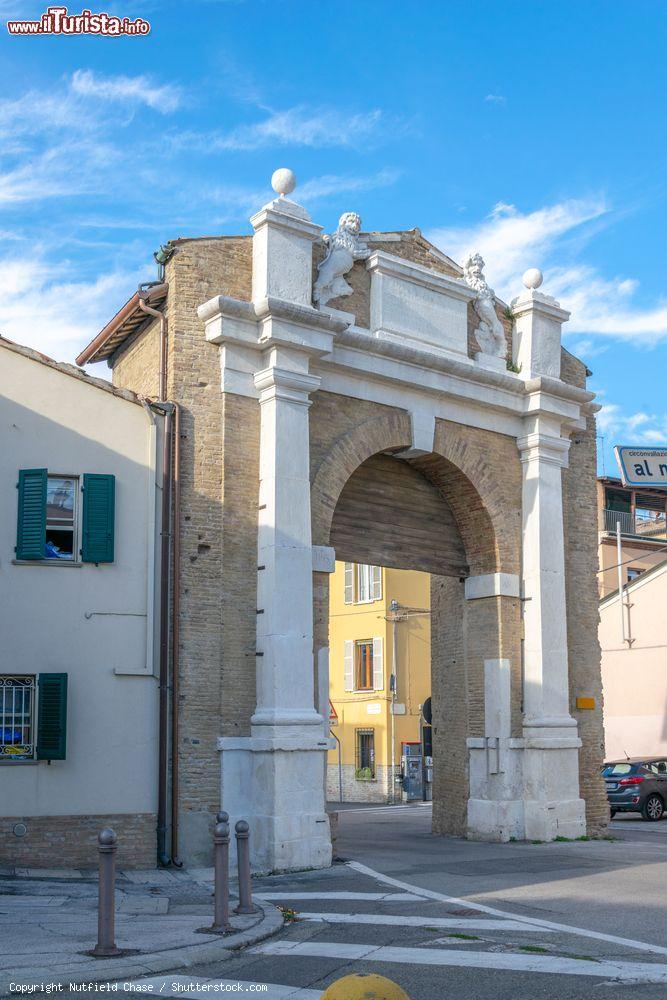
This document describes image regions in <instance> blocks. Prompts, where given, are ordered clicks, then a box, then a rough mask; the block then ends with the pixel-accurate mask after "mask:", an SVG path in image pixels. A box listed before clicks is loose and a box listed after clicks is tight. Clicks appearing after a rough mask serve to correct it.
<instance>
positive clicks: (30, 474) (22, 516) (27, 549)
mask: <svg viewBox="0 0 667 1000" xmlns="http://www.w3.org/2000/svg"><path fill="white" fill-rule="evenodd" d="M46 476H47V471H46V469H21V470H20V471H19V481H18V491H19V513H18V523H17V531H16V549H15V551H16V558H17V559H43V558H44V547H45V545H46Z"/></svg>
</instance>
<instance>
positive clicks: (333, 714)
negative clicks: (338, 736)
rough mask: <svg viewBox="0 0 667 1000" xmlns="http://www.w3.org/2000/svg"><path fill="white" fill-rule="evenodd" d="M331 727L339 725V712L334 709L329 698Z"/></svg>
mask: <svg viewBox="0 0 667 1000" xmlns="http://www.w3.org/2000/svg"><path fill="white" fill-rule="evenodd" d="M329 725H330V726H337V725H338V712H337V711H336V709H335V708H334V707H333V702H332V700H331V698H329Z"/></svg>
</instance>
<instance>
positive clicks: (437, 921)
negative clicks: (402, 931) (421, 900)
mask: <svg viewBox="0 0 667 1000" xmlns="http://www.w3.org/2000/svg"><path fill="white" fill-rule="evenodd" d="M298 917H299V920H316V921H323V922H325V923H329V924H387V925H396V926H398V927H437V928H438V929H440V928H454V927H456V928H459V929H460V928H464V929H465V930H471V931H526V932H527V933H529V934H534V933H537V934H553V931H551V930H549V929H548V928H546V927H533V926H532V925H531V924H524V923H522V922H521V921H520V920H478V919H477V918H475V917H415V916H397V915H394V914H389V913H331V912H326V913H303V912H301V911H299V912H298Z"/></svg>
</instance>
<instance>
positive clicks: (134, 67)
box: [0, 0, 667, 473]
mask: <svg viewBox="0 0 667 1000" xmlns="http://www.w3.org/2000/svg"><path fill="white" fill-rule="evenodd" d="M82 6H83V4H81V6H79V5H78V4H77V5H74V6H71V7H70V12H71V13H78V12H79V11H80V9H81V7H82ZM88 6H89V7H91V8H92V9H93V10H99V9H103V10H107V11H112V12H115V13H119V14H123V15H128V16H129V17H132V18H134V17H137V16H142V17H144V18H146V19H148V20H149V21H150V22H151V27H152V30H151V33H150V35H148V36H147V37H141V38H127V39H109V38H95V37H42V38H16V37H10V36H8V35H7V34H6V33H5V29H4V21H5V20H6V19H7V18H8V17H11V18H15V17H21V18H22V17H25V18H30V17H35V18H36V17H39V15H40V14H41V13H42V11H43V10H44V9H45V7H46V4H35V3H31V2H20V0H19V2H14V0H0V17H1V18H2V29H1V32H0V47H1V48H0V57H1V59H2V67H3V73H2V76H3V84H2V88H1V90H0V238H1V239H0V258H1V259H0V332H2V333H4V334H5V335H6V336H8V337H10V338H12V339H14V340H18V341H19V342H22V343H27V344H30V345H31V346H34V347H37V348H40V349H41V350H43V351H45V352H46V353H48V354H51V355H52V356H55V357H57V358H59V359H63V360H72V359H73V358H74V356H75V355H76V354H77V353H78V351H79V350H80V349H81V347H82V346H83V345H84V344H85V343H86V342H87V341H88V340H89V339H90V338H91V337H92V336H93V335H94V334H95V333H96V332H98V330H99V329H100V328H101V326H102V325H103V324H104V323H105V322H106V321H107V320H108V319H109V318H110V316H111V315H112V314H113V313H114V312H115V311H116V310H117V309H118V307H119V306H120V305H121V304H122V303H123V302H124V301H125V299H126V298H128V297H129V295H130V294H131V293H132V292H133V291H134V289H135V288H136V285H137V283H138V281H140V280H145V279H147V278H152V277H153V276H154V265H153V264H152V260H151V254H152V251H153V250H154V249H155V248H156V247H157V246H158V245H159V244H160V243H162V242H164V241H165V240H167V239H170V238H175V237H178V236H197V235H216V234H220V233H238V232H244V233H245V232H249V226H248V222H247V219H248V216H249V215H250V214H251V213H252V212H253V211H254V210H256V209H257V208H258V207H259V206H260V205H261V204H262V203H263V202H265V201H266V200H268V197H269V195H270V191H269V188H268V179H269V177H270V175H271V172H272V171H273V170H274V169H275V168H276V167H277V166H290V167H292V168H293V169H294V170H295V171H296V173H297V175H298V178H299V187H298V188H297V191H296V197H297V200H300V201H301V202H302V203H304V204H306V205H307V206H308V208H309V210H310V212H311V215H312V216H313V218H314V219H315V221H317V222H319V223H320V224H322V225H323V226H324V227H325V229H328V230H330V229H331V228H332V227H334V226H335V223H336V220H337V218H338V216H339V215H340V213H341V212H342V211H344V210H356V211H358V212H360V214H361V215H362V218H363V224H364V228H367V229H377V230H381V229H402V228H404V229H408V228H412V227H413V226H419V227H420V228H421V229H422V231H423V232H424V234H425V235H426V236H427V237H428V238H430V239H431V240H433V241H434V242H435V243H436V244H437V245H438V246H440V247H441V248H442V249H443V250H445V251H446V252H447V253H449V254H450V255H451V256H453V257H455V258H457V259H460V257H461V256H462V254H463V253H464V252H465V251H466V250H468V249H479V250H480V251H481V252H482V254H483V255H484V256H485V258H486V260H487V269H486V270H487V277H488V279H489V281H490V283H491V284H492V285H493V286H494V287H495V289H496V291H497V293H498V294H499V295H501V296H502V297H503V298H505V299H506V300H509V299H510V298H512V297H513V296H514V295H516V294H517V293H518V292H519V291H520V290H521V274H522V273H523V271H524V270H525V269H526V268H527V267H529V266H538V267H541V268H542V269H543V270H544V272H545V284H544V291H546V292H549V293H551V294H553V295H556V297H558V298H559V299H560V300H561V302H562V304H563V305H564V306H565V307H567V308H569V309H571V310H572V314H573V315H572V320H571V322H570V323H569V324H568V327H566V330H567V333H566V337H565V344H566V346H568V347H569V348H570V349H571V350H573V351H574V352H575V353H578V354H579V355H580V356H581V357H583V358H584V360H586V362H587V363H588V365H589V366H590V367H591V368H592V369H593V371H594V377H593V378H592V380H591V385H592V387H593V388H594V389H595V390H596V391H597V392H599V394H600V402H601V403H602V404H603V410H602V412H601V414H600V431H601V433H603V434H604V437H605V452H606V456H605V465H606V471H607V472H608V473H613V472H614V462H613V457H612V455H611V447H612V446H613V444H615V443H618V442H622V443H625V444H659V445H665V444H667V404H666V403H665V402H664V389H663V373H664V371H665V365H666V361H667V297H666V296H665V283H664V266H665V265H664V257H665V254H664V246H663V244H664V233H665V231H666V229H667V181H666V178H665V154H666V152H667V149H666V147H667V133H666V130H665V127H664V121H665V112H664V108H665V98H666V96H667V95H666V92H665V91H666V87H665V72H666V70H665V67H666V64H667V60H666V59H665V51H667V49H666V44H665V43H666V37H665V35H666V32H665V19H666V18H667V12H666V10H665V7H664V6H663V5H662V4H655V3H649V2H642V0H640V2H639V3H627V2H617V3H610V2H606V3H598V2H591V0H588V2H587V3H585V4H583V3H581V2H580V0H579V2H576V3H575V2H570V0H561V2H560V3H557V4H556V3H546V2H545V3H539V2H532V3H526V2H525V0H524V2H522V3H518V2H512V0H503V2H502V3H495V2H492V0H488V2H485V3H475V2H470V3H467V4H458V5H453V4H444V3H443V4H438V3H435V2H421V3H416V2H415V3H411V2H406V3H403V4H398V3H391V2H389V0H384V2H382V3H380V2H375V0H365V2H363V3H359V2H356V3H355V2H347V0H339V2H338V3H336V4H314V3H312V2H310V3H309V2H302V0H271V2H268V0H267V2H264V0H245V2H234V0H228V2H225V0H188V2H187V3H175V2H169V0H167V2H165V0H161V2H159V3H158V2H145V0H122V2H118V3H116V2H115V0H114V2H113V3H111V4H106V3H105V4H103V5H101V7H96V6H95V4H94V3H93V2H91V3H89V4H88ZM95 370H96V373H98V374H106V373H107V372H106V369H105V368H102V366H96V369H95Z"/></svg>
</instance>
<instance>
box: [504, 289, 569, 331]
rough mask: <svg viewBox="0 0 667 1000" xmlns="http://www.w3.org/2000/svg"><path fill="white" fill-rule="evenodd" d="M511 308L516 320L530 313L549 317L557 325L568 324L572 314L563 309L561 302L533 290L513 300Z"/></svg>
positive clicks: (528, 290)
mask: <svg viewBox="0 0 667 1000" xmlns="http://www.w3.org/2000/svg"><path fill="white" fill-rule="evenodd" d="M510 307H511V309H512V314H513V316H514V318H515V319H519V318H522V317H524V316H526V315H527V314H529V313H532V314H534V315H542V316H545V317H548V318H549V319H552V320H555V321H556V322H557V323H567V321H568V320H569V318H570V313H569V312H568V311H567V309H562V308H561V304H560V302H557V301H556V299H554V298H552V296H551V295H545V294H544V292H537V291H535V290H534V289H532V288H530V289H527V290H526V291H525V292H523V293H522V294H521V295H519V296H517V298H515V299H512V302H511V306H510Z"/></svg>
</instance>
